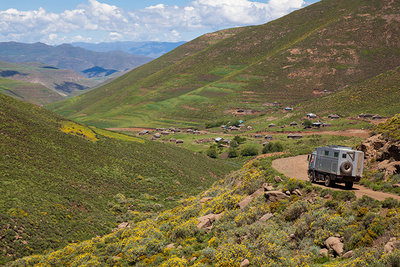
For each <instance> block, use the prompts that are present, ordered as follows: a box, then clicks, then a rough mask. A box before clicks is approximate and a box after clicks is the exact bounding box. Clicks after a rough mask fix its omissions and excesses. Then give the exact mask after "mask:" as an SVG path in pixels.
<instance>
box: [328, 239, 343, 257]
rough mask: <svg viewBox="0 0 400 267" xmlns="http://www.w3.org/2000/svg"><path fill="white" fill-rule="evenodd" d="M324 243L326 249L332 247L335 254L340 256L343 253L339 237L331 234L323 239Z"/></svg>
mask: <svg viewBox="0 0 400 267" xmlns="http://www.w3.org/2000/svg"><path fill="white" fill-rule="evenodd" d="M325 245H326V247H327V248H328V249H332V250H333V251H334V252H335V253H336V255H338V256H342V255H343V247H344V245H343V243H342V241H341V240H340V238H339V237H336V236H331V237H329V238H328V239H327V240H325Z"/></svg>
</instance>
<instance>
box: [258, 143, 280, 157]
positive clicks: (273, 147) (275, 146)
mask: <svg viewBox="0 0 400 267" xmlns="http://www.w3.org/2000/svg"><path fill="white" fill-rule="evenodd" d="M282 151H283V146H282V144H281V143H280V142H270V143H268V144H266V145H265V146H264V147H263V149H262V153H263V154H266V153H273V152H282Z"/></svg>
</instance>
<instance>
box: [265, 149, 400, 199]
mask: <svg viewBox="0 0 400 267" xmlns="http://www.w3.org/2000/svg"><path fill="white" fill-rule="evenodd" d="M272 167H273V168H274V169H275V170H277V171H278V172H280V173H282V174H284V175H285V176H287V177H290V178H296V179H300V180H305V181H308V175H307V168H308V164H307V155H300V156H296V157H290V158H281V159H276V160H274V161H272ZM314 185H315V186H319V187H323V188H327V187H326V186H325V185H323V183H322V182H318V183H314ZM329 188H330V189H332V190H346V189H345V188H344V185H341V184H336V185H335V186H334V187H329ZM351 190H352V191H354V193H355V194H356V197H361V196H364V195H367V196H369V197H372V198H374V199H376V200H379V201H382V200H384V199H385V198H388V197H392V198H394V199H397V200H399V201H400V196H397V195H393V194H389V193H384V192H380V191H373V190H371V189H369V188H366V187H364V186H361V185H358V184H355V185H354V186H353V189H351Z"/></svg>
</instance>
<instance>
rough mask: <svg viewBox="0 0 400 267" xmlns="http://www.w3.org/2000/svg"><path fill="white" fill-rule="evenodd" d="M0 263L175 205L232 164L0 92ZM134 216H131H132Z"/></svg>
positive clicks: (86, 237)
mask: <svg viewBox="0 0 400 267" xmlns="http://www.w3.org/2000/svg"><path fill="white" fill-rule="evenodd" d="M0 125H1V127H0V185H1V186H0V222H1V223H0V247H1V248H2V249H1V250H0V265H4V264H5V262H7V261H10V260H12V259H16V258H19V257H21V256H24V255H31V254H35V253H43V252H44V251H45V250H48V249H56V248H60V247H63V246H65V245H66V244H67V243H68V242H77V241H80V240H85V239H89V238H92V237H95V236H97V235H101V234H105V233H107V232H109V231H111V229H113V228H116V227H117V225H118V224H119V223H121V222H123V221H125V220H128V219H129V220H130V219H134V218H135V216H139V215H138V212H139V211H140V212H141V214H140V216H139V217H141V216H151V214H152V213H153V212H156V211H161V210H164V209H166V208H171V207H174V206H176V205H177V204H178V202H179V200H180V199H181V198H184V197H187V196H190V195H192V194H197V193H198V192H200V191H201V190H204V189H206V188H208V187H209V186H211V184H212V183H213V182H214V181H215V178H214V177H217V176H220V175H222V174H224V173H227V172H228V171H230V170H232V166H231V165H228V164H226V163H223V162H219V161H215V160H210V159H209V158H208V157H206V156H204V155H201V154H196V153H193V152H190V151H187V150H185V149H182V148H179V147H177V146H175V145H164V144H161V143H158V142H149V141H145V140H144V139H139V138H137V137H132V136H127V135H123V134H118V133H115V132H110V131H106V130H102V129H98V128H93V127H91V128H89V127H87V126H84V125H79V124H76V123H73V122H71V121H68V120H66V119H64V118H62V117H60V116H57V115H55V114H53V113H51V112H50V111H48V110H46V109H44V108H41V107H38V106H35V105H32V104H29V103H23V102H21V101H18V100H15V99H13V98H11V97H8V96H5V95H3V94H0ZM139 217H138V218H139Z"/></svg>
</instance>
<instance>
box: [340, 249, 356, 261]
mask: <svg viewBox="0 0 400 267" xmlns="http://www.w3.org/2000/svg"><path fill="white" fill-rule="evenodd" d="M353 256H354V252H353V251H352V250H350V251H347V252H346V253H344V254H343V257H342V258H343V259H350V258H353Z"/></svg>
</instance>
